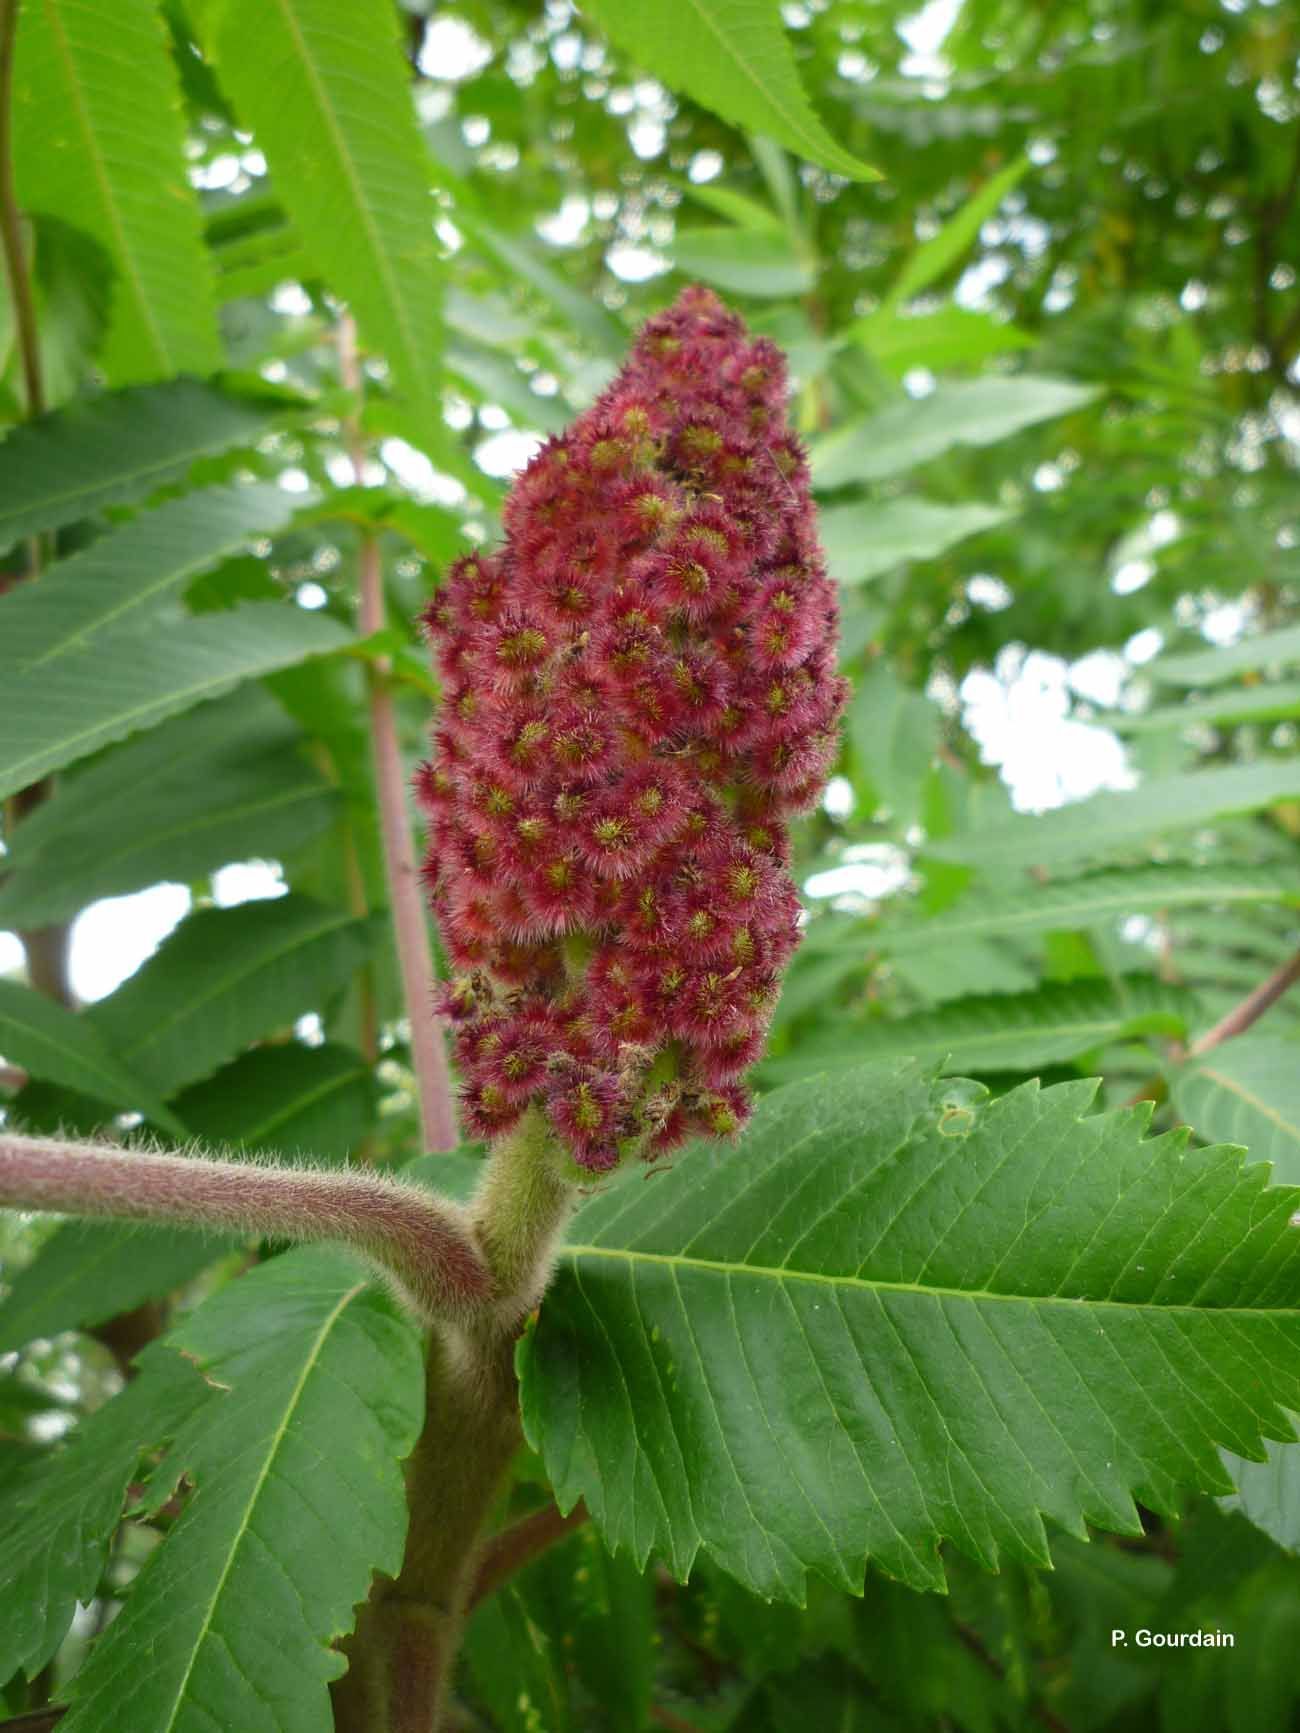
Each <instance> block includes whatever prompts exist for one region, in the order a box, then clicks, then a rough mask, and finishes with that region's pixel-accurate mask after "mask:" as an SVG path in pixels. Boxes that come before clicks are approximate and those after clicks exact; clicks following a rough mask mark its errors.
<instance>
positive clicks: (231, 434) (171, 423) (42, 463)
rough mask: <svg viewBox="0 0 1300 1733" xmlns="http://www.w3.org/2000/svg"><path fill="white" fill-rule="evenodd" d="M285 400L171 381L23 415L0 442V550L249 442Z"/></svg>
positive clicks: (149, 489) (142, 492)
mask: <svg viewBox="0 0 1300 1733" xmlns="http://www.w3.org/2000/svg"><path fill="white" fill-rule="evenodd" d="M291 402H292V399H290V398H287V397H285V396H284V395H283V394H276V393H273V392H272V391H270V390H269V389H268V390H267V391H266V392H252V391H233V390H223V389H221V388H220V387H218V386H216V385H204V384H200V383H199V381H198V380H197V379H176V380H173V381H172V382H171V383H170V384H168V385H146V386H141V387H139V388H138V389H136V390H134V391H113V392H106V393H105V394H104V395H103V396H101V397H87V398H80V399H78V400H77V401H76V402H74V403H70V404H68V405H67V407H66V408H64V409H56V410H54V411H52V412H51V413H50V414H49V415H43V416H41V417H40V418H39V419H38V420H36V421H29V422H25V423H23V424H22V425H20V426H18V427H16V428H14V430H13V431H12V432H11V433H10V434H9V436H8V438H7V439H6V440H5V441H4V443H3V445H0V453H3V461H0V547H8V546H9V544H10V543H11V542H17V541H21V540H22V539H23V537H24V536H30V535H32V534H33V533H34V532H35V531H37V530H52V529H59V528H61V527H62V526H63V525H64V524H68V523H72V522H74V521H75V520H76V519H77V518H83V517H90V516H91V515H92V514H93V513H95V512H97V511H100V510H102V509H103V507H104V506H106V505H114V504H117V503H119V502H123V501H127V500H137V499H144V498H146V497H147V496H148V495H149V494H151V493H153V492H154V490H155V489H156V488H159V487H162V486H163V485H164V484H165V483H169V482H174V481H179V480H180V479H181V478H182V477H183V476H184V475H185V474H186V473H187V472H188V471H189V469H190V467H191V465H192V464H194V463H195V462H196V461H197V459H199V458H201V457H212V456H214V455H215V454H217V453H218V452H223V451H229V450H230V449H231V447H232V446H237V445H244V444H247V443H249V442H250V441H252V440H254V439H256V438H257V437H258V436H259V435H260V434H261V433H263V432H264V431H265V430H266V428H267V426H268V425H269V424H270V423H271V421H273V420H274V419H275V417H276V416H277V415H283V413H284V411H285V408H286V406H287V405H288V404H290V403H291ZM12 601H13V597H10V598H9V601H8V602H6V603H5V606H6V607H8V606H9V605H10V603H11V602H12Z"/></svg>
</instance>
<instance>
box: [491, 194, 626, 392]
mask: <svg viewBox="0 0 1300 1733" xmlns="http://www.w3.org/2000/svg"><path fill="white" fill-rule="evenodd" d="M456 223H457V226H458V227H460V228H463V229H464V231H465V233H466V234H467V235H468V236H469V237H470V239H471V240H473V241H476V242H477V243H478V245H479V246H480V247H481V248H482V249H483V251H484V252H487V253H490V254H491V255H492V256H493V258H494V259H496V260H497V262H498V263H499V264H501V265H504V267H505V269H506V273H507V278H508V279H517V280H518V281H519V282H521V283H527V284H528V286H529V287H530V288H531V289H533V290H534V291H535V292H536V293H537V294H538V295H540V296H541V298H542V299H543V300H544V301H546V302H548V303H549V304H550V306H551V307H552V308H554V310H555V311H556V312H557V313H559V314H560V316H561V317H562V318H563V319H565V320H566V321H567V323H568V324H569V325H571V326H572V327H573V329H574V330H575V331H576V332H578V333H579V334H580V335H581V336H582V337H584V338H585V339H586V340H587V342H588V343H590V344H591V346H592V348H593V349H595V351H596V353H597V354H600V355H606V356H609V357H611V358H621V357H622V355H623V353H624V351H625V350H626V348H627V333H626V332H625V331H624V330H623V328H622V326H621V325H620V324H619V323H618V321H617V320H616V319H615V318H614V317H613V316H612V315H611V314H610V313H607V312H606V311H605V308H604V307H603V306H602V305H601V303H600V301H599V300H598V299H596V298H595V297H593V296H591V295H584V294H583V293H582V291H581V290H580V289H578V288H576V287H575V286H574V285H573V284H572V283H570V282H569V281H568V280H567V278H565V277H562V276H561V275H560V273H559V272H558V271H555V270H552V268H551V266H550V265H548V264H547V262H546V260H545V258H544V257H543V256H542V255H541V253H540V251H539V249H538V247H537V245H536V243H534V242H532V241H529V240H526V239H525V238H524V237H522V236H520V235H512V234H507V233H506V232H505V231H504V230H503V229H499V228H497V227H495V225H494V224H492V223H489V222H488V221H486V220H485V219H484V218H483V217H482V216H481V215H480V214H479V212H477V211H476V210H475V209H473V207H472V206H470V207H469V208H466V207H464V206H462V205H459V204H458V205H457V207H456Z"/></svg>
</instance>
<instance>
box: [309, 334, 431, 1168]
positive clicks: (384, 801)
mask: <svg viewBox="0 0 1300 1733" xmlns="http://www.w3.org/2000/svg"><path fill="white" fill-rule="evenodd" d="M339 373H340V375H341V376H342V380H343V383H344V385H346V386H347V388H348V390H349V391H351V392H353V393H354V394H357V395H359V394H360V391H361V387H362V374H361V363H360V359H359V357H358V355H357V334H356V326H355V324H354V322H353V320H352V318H351V316H350V315H347V316H345V317H344V318H343V320H342V321H341V323H340V325H339ZM344 431H345V433H346V436H347V445H348V455H349V457H350V459H351V462H352V472H353V476H354V478H355V480H356V484H357V486H358V487H364V486H365V448H364V446H363V445H362V442H361V436H360V432H359V430H358V428H357V426H356V423H355V421H349V422H348V423H347V424H346V425H345V429H344ZM384 623H385V622H384V576H383V567H382V564H381V561H380V550H379V542H378V540H377V538H376V537H375V536H373V535H363V536H362V538H361V552H360V564H359V572H358V607H357V627H358V630H359V631H360V633H361V636H362V637H363V638H368V637H370V636H372V635H373V634H374V633H375V632H382V631H383V629H384ZM386 673H387V670H386V669H385V668H384V667H382V666H375V665H371V664H369V663H368V664H367V666H366V686H367V693H368V698H369V707H370V738H371V743H372V746H373V750H374V759H375V787H376V793H377V795H378V799H379V829H380V835H381V837H382V839H383V845H384V870H385V872H386V873H387V875H388V899H389V903H390V904H391V907H392V911H393V926H394V929H395V933H396V939H397V960H398V963H399V964H400V966H401V971H402V995H403V998H404V999H405V1001H406V1016H407V1021H408V1022H409V1023H410V1025H411V1062H412V1065H413V1067H414V1070H415V1082H416V1094H417V1096H418V1099H419V1106H420V1127H421V1130H422V1132H423V1135H424V1147H425V1149H427V1150H451V1149H455V1147H456V1145H457V1143H458V1141H459V1139H458V1137H457V1133H456V1108H455V1102H454V1098H453V1096H452V1090H451V1072H450V1068H449V1066H448V1064H447V1049H446V1043H445V1041H444V1040H443V1033H442V1020H441V1019H440V1018H439V1017H438V1016H437V1014H436V1013H435V1011H434V1008H433V995H434V986H435V984H436V983H435V977H434V973H433V958H432V956H431V955H430V951H429V933H428V928H427V926H426V924H425V918H424V901H423V897H422V896H421V892H420V875H419V871H418V869H417V867H416V863H415V844H414V842H413V840H412V837H411V821H410V819H409V817H408V816H407V811H406V777H405V774H404V772H403V770H402V754H401V749H400V747H399V745H398V739H397V714H396V711H395V710H394V707H393V695H392V692H391V691H390V689H389V686H388V682H387V680H386V678H385V675H386Z"/></svg>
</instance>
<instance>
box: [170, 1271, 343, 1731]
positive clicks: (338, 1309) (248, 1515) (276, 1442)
mask: <svg viewBox="0 0 1300 1733" xmlns="http://www.w3.org/2000/svg"><path fill="white" fill-rule="evenodd" d="M368 1285H369V1284H368V1283H367V1282H357V1283H356V1284H354V1286H352V1287H351V1288H349V1289H348V1290H347V1292H346V1293H345V1294H343V1295H342V1296H341V1297H340V1299H339V1301H338V1304H337V1305H336V1306H335V1307H334V1309H333V1310H332V1311H331V1312H329V1313H328V1314H327V1315H326V1317H325V1318H324V1319H323V1320H322V1322H321V1326H320V1329H319V1330H318V1331H317V1332H316V1337H315V1340H314V1341H313V1342H312V1345H311V1351H310V1353H309V1354H308V1355H307V1356H306V1357H305V1358H304V1361H303V1365H302V1370H301V1371H300V1373H299V1374H298V1379H297V1382H296V1383H295V1384H294V1387H293V1391H292V1393H291V1395H290V1397H289V1400H288V1401H287V1402H286V1403H285V1406H284V1412H283V1414H282V1415H281V1417H280V1420H279V1423H278V1424H277V1426H276V1428H275V1431H274V1432H273V1433H272V1435H271V1439H270V1448H269V1449H268V1450H267V1452H266V1455H265V1457H264V1458H263V1460H262V1465H261V1467H260V1468H259V1470H258V1473H257V1479H256V1481H255V1482H254V1483H253V1487H252V1490H251V1492H250V1493H249V1498H248V1503H247V1505H246V1506H245V1508H244V1511H243V1514H242V1516H241V1518H240V1523H239V1527H238V1529H237V1530H236V1532H235V1534H234V1535H233V1537H232V1538H231V1541H230V1545H229V1548H228V1549H227V1552H226V1558H225V1562H224V1564H223V1565H222V1567H221V1574H220V1576H219V1577H218V1578H217V1582H216V1585H215V1587H214V1588H213V1591H212V1598H211V1600H210V1601H209V1602H208V1607H207V1611H206V1612H205V1613H204V1615H203V1623H202V1624H201V1626H200V1627H199V1631H198V1635H197V1636H196V1637H195V1639H194V1644H193V1646H192V1648H191V1650H190V1657H189V1661H188V1662H187V1664H186V1667H185V1672H184V1674H183V1675H182V1677H181V1679H180V1682H179V1684H178V1685H177V1687H176V1695H175V1698H174V1700H173V1702H172V1706H171V1710H170V1713H169V1715H168V1718H167V1722H166V1725H165V1726H164V1727H161V1728H160V1729H159V1733H171V1729H172V1728H173V1727H175V1725H176V1717H177V1715H178V1714H179V1713H180V1709H181V1705H182V1703H183V1702H184V1700H185V1692H186V1689H187V1687H188V1685H189V1682H190V1675H191V1673H193V1671H194V1668H195V1665H196V1664H197V1662H198V1658H199V1651H200V1649H201V1648H202V1647H203V1644H204V1643H205V1641H206V1640H207V1636H208V1632H209V1631H210V1630H211V1628H212V1621H213V1619H214V1618H215V1617H216V1613H217V1605H218V1603H219V1602H220V1600H221V1596H222V1594H223V1592H224V1590H225V1586H226V1579H227V1578H228V1577H229V1575H230V1572H231V1571H232V1569H233V1568H234V1563H235V1556H236V1554H237V1553H238V1551H239V1548H240V1545H241V1543H242V1542H243V1539H244V1536H245V1535H246V1534H247V1533H248V1528H249V1524H250V1523H251V1522H252V1520H253V1511H254V1509H255V1507H256V1505H257V1501H258V1499H259V1498H260V1497H261V1495H262V1488H263V1487H264V1486H265V1484H266V1480H267V1477H268V1475H269V1474H270V1472H271V1466H272V1464H273V1463H274V1461H275V1458H276V1456H277V1454H278V1453H279V1450H280V1446H281V1445H282V1444H283V1442H284V1435H285V1433H286V1432H287V1431H288V1429H289V1422H290V1420H291V1419H292V1418H293V1414H294V1411H295V1409H296V1408H297V1406H298V1403H299V1402H300V1401H301V1399H302V1393H303V1390H304V1389H305V1388H306V1384H307V1380H308V1378H309V1377H310V1376H311V1373H312V1372H313V1370H314V1369H315V1366H316V1362H317V1361H318V1360H319V1358H320V1354H321V1349H322V1348H323V1347H324V1345H325V1340H326V1338H327V1337H328V1335H329V1333H330V1331H331V1330H332V1329H333V1328H334V1326H335V1324H336V1323H337V1322H338V1320H339V1318H340V1317H341V1316H342V1314H343V1312H344V1311H345V1310H346V1308H347V1307H348V1306H350V1305H351V1304H352V1302H353V1300H355V1299H356V1297H357V1295H358V1294H360V1293H363V1292H364V1291H365V1289H366V1288H367V1286H368Z"/></svg>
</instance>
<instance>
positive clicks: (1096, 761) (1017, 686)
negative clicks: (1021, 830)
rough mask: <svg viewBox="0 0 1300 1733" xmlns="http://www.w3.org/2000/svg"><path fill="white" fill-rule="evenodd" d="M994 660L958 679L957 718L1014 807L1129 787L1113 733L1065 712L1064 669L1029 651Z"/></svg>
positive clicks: (1031, 808) (1034, 808) (1028, 808)
mask: <svg viewBox="0 0 1300 1733" xmlns="http://www.w3.org/2000/svg"><path fill="white" fill-rule="evenodd" d="M999 660H1000V661H1002V662H1003V668H1002V671H1001V673H1000V674H996V673H991V672H990V671H989V670H988V669H983V668H977V669H974V670H972V672H971V673H969V674H968V675H967V676H966V678H965V679H964V680H963V681H962V685H961V696H962V704H963V710H964V720H965V724H966V727H967V729H968V730H969V731H970V734H971V736H972V738H973V739H974V740H976V741H977V742H978V744H979V748H980V757H981V759H982V760H983V762H984V763H985V764H996V765H997V766H998V768H999V770H1000V771H1001V774H1002V780H1003V781H1004V782H1005V783H1006V785H1007V788H1008V789H1009V791H1010V794H1011V801H1012V804H1013V805H1014V806H1015V807H1016V808H1017V809H1018V810H1019V811H1021V812H1043V811H1046V810H1047V809H1048V808H1050V807H1054V806H1062V805H1064V804H1065V802H1066V801H1071V800H1084V799H1086V798H1087V797H1088V795H1090V794H1096V793H1098V792H1099V791H1100V790H1102V789H1110V788H1115V789H1119V788H1132V787H1134V786H1135V785H1136V778H1135V777H1134V775H1133V772H1132V770H1131V769H1130V768H1129V764H1128V760H1127V757H1126V755H1125V752H1124V747H1123V744H1122V743H1121V741H1120V739H1119V737H1118V736H1117V735H1115V734H1113V733H1112V732H1111V730H1110V729H1109V728H1098V727H1096V726H1095V725H1093V724H1092V723H1088V722H1080V721H1078V720H1077V719H1076V718H1074V717H1072V716H1071V715H1070V707H1071V698H1070V684H1071V680H1070V670H1069V668H1068V666H1067V664H1066V663H1065V662H1063V661H1062V660H1061V658H1060V657H1059V656H1048V655H1045V654H1044V653H1043V652H1042V651H1039V650H1032V651H1030V653H1029V654H1028V655H1027V656H1026V657H1025V658H1024V660H1023V663H1019V656H1018V655H1011V656H1006V655H1005V654H1004V656H1003V657H1000V658H999ZM1085 660H1086V658H1085ZM1017 664H1019V665H1017ZM1085 677H1086V676H1085Z"/></svg>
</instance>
